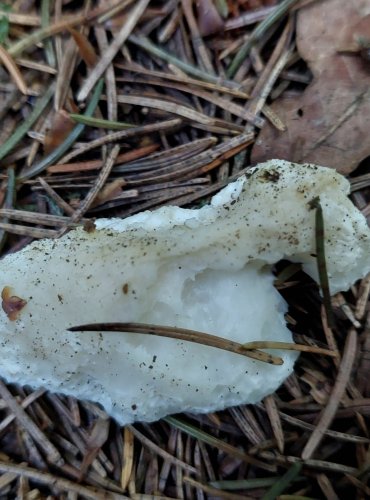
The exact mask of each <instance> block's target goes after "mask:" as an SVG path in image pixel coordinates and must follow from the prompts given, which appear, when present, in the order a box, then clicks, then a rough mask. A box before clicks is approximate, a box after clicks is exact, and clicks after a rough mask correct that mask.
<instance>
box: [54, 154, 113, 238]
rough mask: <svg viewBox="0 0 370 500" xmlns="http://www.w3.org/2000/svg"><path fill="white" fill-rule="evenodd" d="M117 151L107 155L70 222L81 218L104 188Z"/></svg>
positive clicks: (62, 232)
mask: <svg viewBox="0 0 370 500" xmlns="http://www.w3.org/2000/svg"><path fill="white" fill-rule="evenodd" d="M119 150H120V147H119V146H118V145H116V146H114V147H113V149H112V151H111V153H110V154H109V156H108V158H107V161H106V162H105V164H104V165H103V168H102V169H101V171H100V173H99V175H98V176H97V178H96V180H95V182H94V185H93V187H92V188H91V189H90V191H89V192H88V194H87V196H86V198H85V199H84V200H83V202H82V203H81V205H80V207H78V209H77V210H76V211H75V212H74V214H73V215H72V217H71V218H70V222H77V221H78V220H79V219H80V218H81V217H82V216H83V214H84V213H85V212H86V210H88V209H89V207H90V206H91V204H92V203H93V201H94V199H95V198H96V196H97V195H98V193H99V191H100V190H101V188H102V187H103V186H104V184H105V182H106V180H107V179H108V176H109V174H110V172H111V170H112V168H113V165H114V163H115V161H116V158H117V156H118V153H119ZM66 229H67V228H64V229H63V230H62V231H61V234H60V235H59V236H61V235H62V234H64V232H65V230H66Z"/></svg>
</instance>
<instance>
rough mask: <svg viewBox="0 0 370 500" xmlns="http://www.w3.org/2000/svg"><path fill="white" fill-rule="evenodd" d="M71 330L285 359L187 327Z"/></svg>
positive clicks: (271, 359)
mask: <svg viewBox="0 0 370 500" xmlns="http://www.w3.org/2000/svg"><path fill="white" fill-rule="evenodd" d="M68 331H70V332H104V331H106V332H108V331H109V332H120V333H123V332H124V333H143V334H147V335H155V336H159V337H167V338H170V339H176V340H186V341H188V342H194V343H195V344H201V345H206V346H209V347H215V348H217V349H223V350H224V351H229V352H232V353H234V354H240V355H242V356H246V357H248V358H253V359H257V360H259V361H263V362H264V363H269V364H273V365H282V364H283V360H282V359H281V358H279V357H276V356H272V355H271V354H268V353H265V352H262V351H257V350H252V351H247V350H246V349H245V348H244V346H243V344H239V342H235V341H233V340H229V339H225V338H222V337H218V336H216V335H210V334H208V333H203V332H197V331H195V330H188V329H186V328H176V327H171V326H159V325H151V324H144V323H94V324H90V325H79V326H74V327H72V328H68Z"/></svg>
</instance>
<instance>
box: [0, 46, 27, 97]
mask: <svg viewBox="0 0 370 500" xmlns="http://www.w3.org/2000/svg"><path fill="white" fill-rule="evenodd" d="M0 62H1V63H2V64H3V65H4V66H5V67H6V69H7V70H8V71H9V74H10V76H11V77H12V79H13V81H14V83H15V84H16V86H17V87H18V90H20V91H21V92H22V94H24V95H27V94H28V88H27V84H26V82H25V81H24V78H23V76H22V73H21V72H20V71H19V68H18V66H17V64H16V63H15V61H14V59H13V58H12V57H11V55H10V54H9V53H8V52H7V51H6V50H5V49H4V47H2V46H1V45H0Z"/></svg>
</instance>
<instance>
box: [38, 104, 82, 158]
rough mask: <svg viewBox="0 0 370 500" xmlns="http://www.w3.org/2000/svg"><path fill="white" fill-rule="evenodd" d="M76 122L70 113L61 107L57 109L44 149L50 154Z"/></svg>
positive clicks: (46, 135) (46, 136)
mask: <svg viewBox="0 0 370 500" xmlns="http://www.w3.org/2000/svg"><path fill="white" fill-rule="evenodd" d="M74 126H75V122H74V121H73V120H72V119H71V118H70V116H69V114H68V113H67V112H66V111H65V110H64V109H61V110H59V111H56V112H55V114H54V116H53V119H52V123H51V126H50V129H49V130H48V131H47V133H46V134H45V140H44V151H45V153H46V154H49V153H50V152H51V151H53V150H54V149H55V148H56V147H58V146H59V145H60V144H61V143H62V142H63V141H64V139H65V138H66V137H67V136H68V135H69V133H70V132H71V130H72V129H73V127H74Z"/></svg>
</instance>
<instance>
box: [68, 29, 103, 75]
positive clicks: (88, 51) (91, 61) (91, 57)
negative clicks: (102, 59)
mask: <svg viewBox="0 0 370 500" xmlns="http://www.w3.org/2000/svg"><path fill="white" fill-rule="evenodd" d="M68 31H69V32H70V34H71V35H72V37H73V40H74V41H75V42H76V45H77V47H78V50H79V53H80V56H81V57H82V59H83V60H84V62H85V63H86V65H87V66H88V67H89V68H92V67H94V66H95V64H96V63H97V60H98V56H97V55H96V52H95V49H94V47H93V46H92V45H91V43H90V42H89V40H88V39H87V37H86V36H85V35H84V34H83V33H80V32H79V31H77V30H75V29H73V28H69V29H68Z"/></svg>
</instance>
